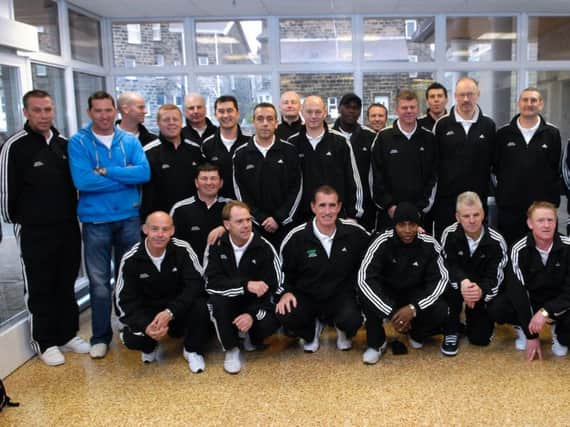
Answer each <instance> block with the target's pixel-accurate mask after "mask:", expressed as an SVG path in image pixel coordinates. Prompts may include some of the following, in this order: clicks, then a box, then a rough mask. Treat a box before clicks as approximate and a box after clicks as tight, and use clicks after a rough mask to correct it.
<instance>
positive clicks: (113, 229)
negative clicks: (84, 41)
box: [69, 91, 150, 358]
mask: <svg viewBox="0 0 570 427" xmlns="http://www.w3.org/2000/svg"><path fill="white" fill-rule="evenodd" d="M88 104H89V109H88V110H87V113H88V114H89V117H90V118H91V120H92V123H90V124H88V125H87V126H86V127H84V128H83V129H81V130H80V131H79V132H77V133H76V134H75V135H73V137H72V138H71V141H70V143H69V164H70V167H71V175H72V177H73V182H74V184H75V187H76V188H77V190H79V205H78V208H77V214H78V216H79V220H80V221H81V222H82V223H83V246H84V259H85V269H86V271H87V277H88V279H89V294H90V298H91V327H92V330H93V336H92V337H91V351H90V354H91V357H92V358H102V357H105V355H106V354H107V350H108V346H109V343H110V342H111V338H112V336H113V331H112V329H111V307H112V304H111V294H112V290H111V278H112V276H111V256H112V255H113V256H114V258H113V259H114V265H115V268H118V266H119V263H120V260H121V257H122V256H123V254H124V253H125V252H126V251H127V250H128V249H129V248H130V247H132V246H133V245H134V244H135V243H136V242H138V240H139V237H140V221H139V208H140V193H139V185H140V184H143V183H145V182H147V181H148V180H149V178H150V168H149V166H148V162H147V160H146V156H145V155H144V152H143V149H142V146H141V144H140V142H139V141H138V139H137V138H136V137H135V136H134V135H132V134H130V133H128V132H125V131H123V130H121V129H118V128H115V127H114V122H115V117H116V115H117V110H116V108H115V101H114V100H113V97H112V96H111V95H109V94H108V93H106V92H103V91H99V92H95V93H94V94H93V95H91V96H90V97H89V100H88Z"/></svg>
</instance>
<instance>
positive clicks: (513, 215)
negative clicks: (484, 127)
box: [493, 87, 562, 244]
mask: <svg viewBox="0 0 570 427" xmlns="http://www.w3.org/2000/svg"><path fill="white" fill-rule="evenodd" d="M518 105H519V114H517V115H516V116H515V117H513V119H512V120H511V122H510V123H509V124H507V125H505V126H503V127H502V128H500V129H499V130H498V131H497V137H496V142H495V150H496V151H495V158H494V164H493V170H494V173H495V176H496V178H497V206H498V208H499V230H500V231H501V233H502V234H503V236H504V237H505V239H506V241H507V243H509V244H512V243H514V242H515V241H516V240H518V239H520V238H521V237H522V236H524V235H525V234H526V233H527V232H528V228H527V225H526V220H527V218H526V211H527V209H528V207H529V206H530V205H531V203H532V202H534V201H536V200H542V201H547V202H550V203H552V204H553V205H555V206H558V205H559V204H560V153H561V150H562V147H561V146H562V144H561V141H560V132H559V131H558V128H557V127H555V126H553V125H551V124H550V123H547V122H546V120H544V118H543V117H542V116H541V115H540V112H541V111H542V109H543V107H544V100H543V99H542V95H541V94H540V92H539V91H538V89H536V88H532V87H530V88H526V89H524V90H523V91H522V92H521V94H520V96H519V102H518Z"/></svg>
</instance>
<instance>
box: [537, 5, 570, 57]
mask: <svg viewBox="0 0 570 427" xmlns="http://www.w3.org/2000/svg"><path fill="white" fill-rule="evenodd" d="M528 59H530V60H534V61H536V60H539V61H541V60H543V61H544V60H551V61H552V60H568V59H570V16H560V17H554V16H531V17H529V18H528Z"/></svg>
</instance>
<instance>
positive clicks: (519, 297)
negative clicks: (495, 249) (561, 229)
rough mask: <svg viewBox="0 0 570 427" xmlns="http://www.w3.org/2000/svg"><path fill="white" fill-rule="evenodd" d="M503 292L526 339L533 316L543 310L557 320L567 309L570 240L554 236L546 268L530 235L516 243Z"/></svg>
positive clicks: (531, 336)
mask: <svg viewBox="0 0 570 427" xmlns="http://www.w3.org/2000/svg"><path fill="white" fill-rule="evenodd" d="M506 288H507V292H508V295H509V298H510V300H511V302H512V303H513V305H514V307H515V309H516V311H517V316H518V318H519V321H520V322H521V327H522V329H523V331H524V333H525V335H526V336H527V338H536V337H537V336H538V335H537V334H534V335H533V334H531V333H530V332H529V330H528V324H529V323H530V319H531V318H532V316H533V315H534V314H535V313H536V312H537V311H538V310H539V309H540V308H544V309H545V310H546V311H548V313H549V314H550V316H552V317H558V316H560V315H561V314H563V313H564V312H566V311H567V310H569V309H570V238H568V237H566V236H562V235H559V234H555V235H554V242H553V244H552V249H551V250H550V253H549V255H548V260H547V262H546V265H544V264H543V263H542V258H541V257H540V254H539V252H538V250H537V249H536V243H535V241H534V238H533V236H532V233H530V232H529V233H528V234H527V235H526V236H525V237H523V238H522V239H521V240H519V241H518V242H517V243H515V244H514V245H513V247H512V249H511V258H510V263H509V267H508V269H507V281H506Z"/></svg>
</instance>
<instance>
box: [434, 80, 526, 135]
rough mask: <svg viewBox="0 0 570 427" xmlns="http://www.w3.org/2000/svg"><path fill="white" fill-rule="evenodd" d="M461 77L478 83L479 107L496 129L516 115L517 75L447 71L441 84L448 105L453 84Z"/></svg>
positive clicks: (453, 88)
mask: <svg viewBox="0 0 570 427" xmlns="http://www.w3.org/2000/svg"><path fill="white" fill-rule="evenodd" d="M463 76H469V77H472V78H474V79H475V80H477V81H478V82H479V90H480V92H481V96H480V97H479V107H480V108H481V110H482V111H483V114H485V115H486V116H488V117H491V118H492V119H493V120H494V121H495V123H496V125H497V127H499V126H502V125H503V124H505V123H508V122H509V121H510V120H511V119H512V117H513V116H514V115H515V114H516V113H517V98H518V94H517V93H516V91H517V74H516V73H514V72H511V71H474V72H467V71H449V72H446V73H445V74H444V81H443V84H444V86H445V87H447V88H448V93H449V100H450V103H452V104H453V103H454V102H455V101H454V91H455V84H456V83H457V80H459V79H460V78H461V77H463Z"/></svg>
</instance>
